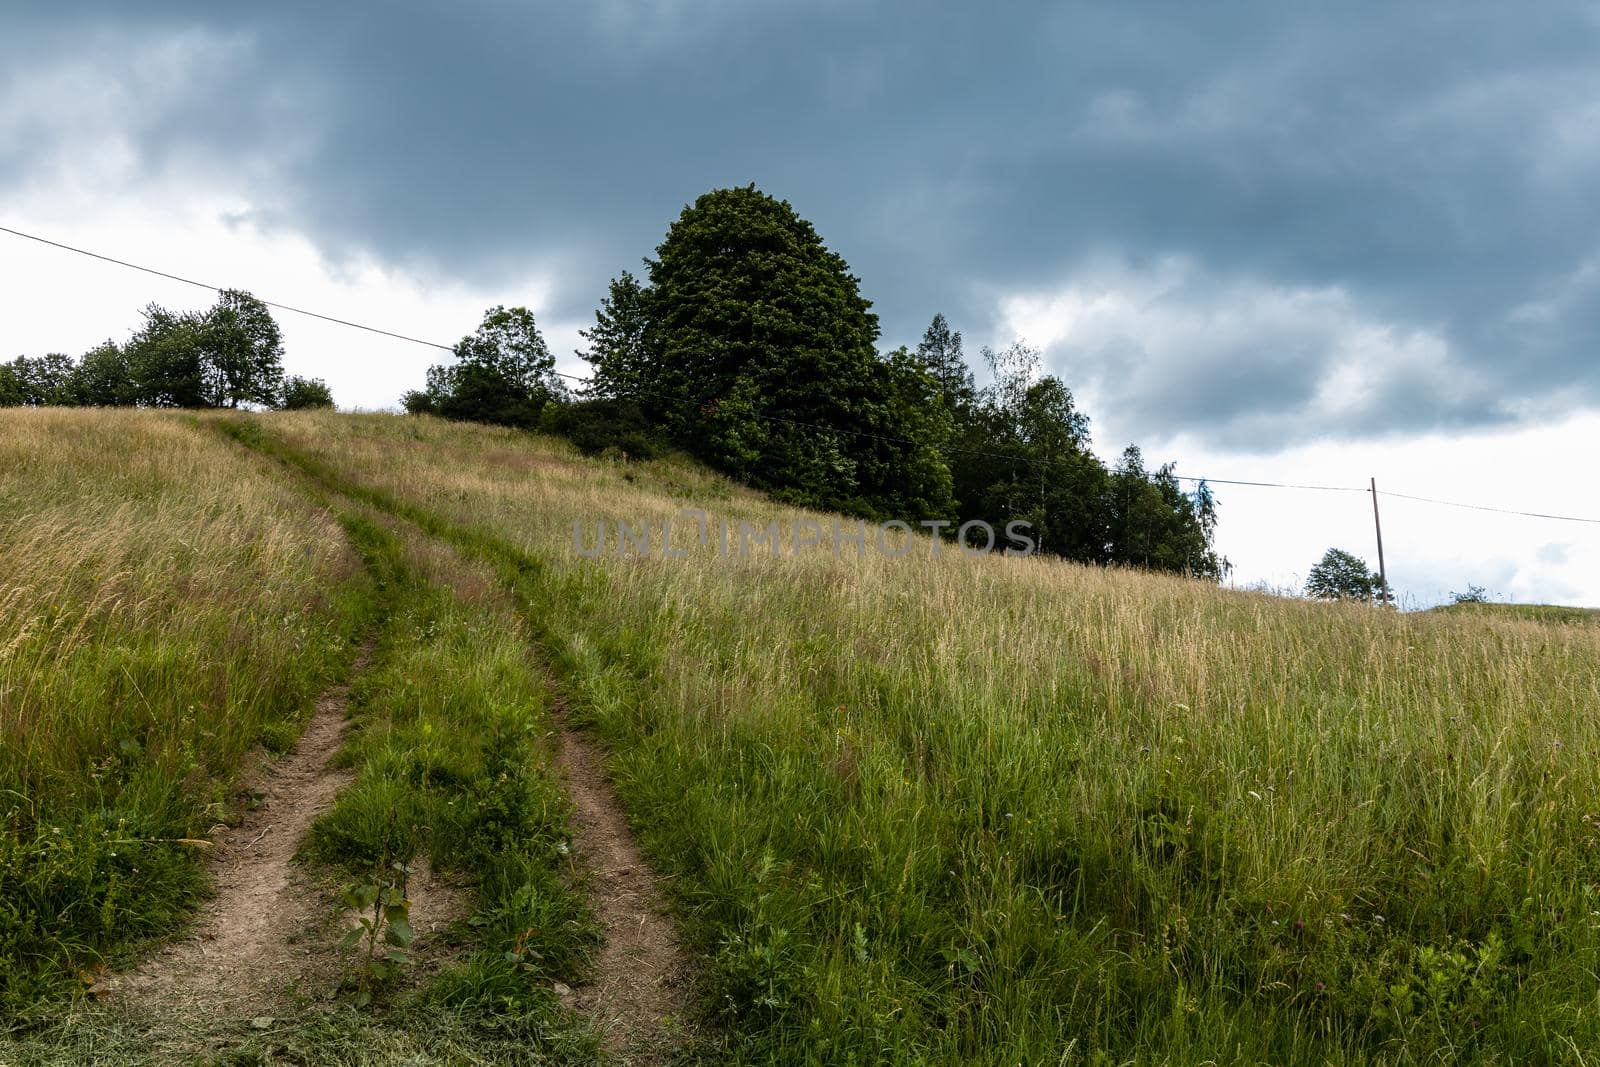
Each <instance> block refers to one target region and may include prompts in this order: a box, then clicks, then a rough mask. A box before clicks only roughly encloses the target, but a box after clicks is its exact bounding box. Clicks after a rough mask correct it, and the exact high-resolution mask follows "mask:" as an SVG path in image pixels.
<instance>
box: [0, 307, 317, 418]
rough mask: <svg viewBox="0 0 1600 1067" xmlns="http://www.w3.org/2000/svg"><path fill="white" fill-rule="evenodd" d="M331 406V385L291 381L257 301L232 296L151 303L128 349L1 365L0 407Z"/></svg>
mask: <svg viewBox="0 0 1600 1067" xmlns="http://www.w3.org/2000/svg"><path fill="white" fill-rule="evenodd" d="M22 405H26V406H47V405H50V406H82V407H172V408H237V407H240V406H253V407H264V408H312V407H332V406H333V395H332V393H331V392H330V391H329V390H328V386H327V383H326V382H323V381H322V380H321V379H316V378H301V377H298V376H293V375H290V376H285V375H284V372H283V336H282V333H281V332H280V330H279V328H278V324H277V322H276V321H275V320H274V319H273V317H272V312H271V310H270V309H269V308H268V307H267V306H266V304H264V303H262V302H261V301H260V300H258V299H257V298H256V297H254V296H251V295H250V294H249V293H246V292H242V291H240V290H237V289H225V290H223V291H222V292H221V293H219V294H218V297H217V302H216V303H215V304H213V305H212V306H211V307H210V308H208V309H206V310H204V311H190V312H174V311H169V310H168V309H166V308H164V307H161V306H160V305H158V304H151V305H150V306H148V307H146V308H145V309H144V325H143V326H141V327H140V328H139V329H138V330H136V331H135V332H134V334H133V336H132V337H130V338H129V339H128V340H127V341H126V342H123V343H122V344H118V343H117V342H116V341H111V340H107V341H105V342H103V343H101V344H99V345H96V346H95V347H94V348H92V349H90V350H89V351H88V352H85V353H84V354H83V355H82V356H81V357H79V358H77V359H74V358H72V357H71V356H68V355H64V354H61V353H52V354H50V355H46V356H40V357H37V358H32V357H28V356H19V357H17V358H16V359H13V360H12V361H10V362H9V363H0V407H7V406H10V407H16V406H22Z"/></svg>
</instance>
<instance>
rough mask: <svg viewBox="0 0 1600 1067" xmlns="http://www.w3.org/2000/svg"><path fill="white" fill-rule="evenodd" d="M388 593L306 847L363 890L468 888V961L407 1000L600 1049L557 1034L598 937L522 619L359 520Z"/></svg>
mask: <svg viewBox="0 0 1600 1067" xmlns="http://www.w3.org/2000/svg"><path fill="white" fill-rule="evenodd" d="M346 522H347V523H348V525H349V527H350V529H351V531H352V535H353V540H355V541H356V542H357V543H359V544H361V545H362V546H363V547H364V548H365V550H366V551H367V552H368V554H369V559H370V560H371V563H372V566H373V569H374V571H375V572H376V573H377V574H379V575H380V579H379V580H380V583H381V584H382V586H383V587H384V589H385V592H386V599H387V606H388V612H387V617H386V622H385V625H384V626H383V628H382V630H381V633H380V637H379V639H378V642H377V645H376V648H375V651H374V655H373V663H372V664H371V666H370V667H369V668H368V669H367V670H366V671H365V672H363V674H362V675H361V677H360V678H359V680H358V682H357V685H356V689H355V691H354V693H353V694H352V707H353V713H354V715H355V721H356V730H355V736H354V739H353V740H352V741H351V743H350V744H349V745H348V746H347V748H346V750H345V752H344V753H343V754H342V756H341V759H342V760H343V761H344V762H347V763H348V764H349V765H351V766H353V767H354V768H356V770H357V777H356V780H355V782H354V783H353V784H352V785H351V786H350V787H348V788H347V789H345V790H343V791H342V792H341V793H340V794H339V796H338V798H337V799H336V801H335V804H334V807H333V808H332V810H331V811H329V812H328V813H327V814H326V815H324V816H322V817H321V818H320V819H318V821H317V823H316V824H315V825H314V826H313V827H312V832H311V835H310V838H309V840H308V842H307V846H306V847H307V851H308V852H309V854H310V855H311V856H312V857H314V858H317V859H320V860H323V861H325V862H327V863H329V864H332V865H334V866H335V867H337V868H339V869H341V870H343V871H344V872H345V874H346V875H347V877H348V878H350V879H351V880H352V881H353V882H354V883H356V884H365V883H371V882H372V880H373V879H384V878H392V870H391V868H392V864H395V863H400V864H405V865H412V864H414V862H415V861H416V860H417V859H418V858H419V857H423V856H426V857H427V858H428V860H429V861H430V862H431V864H432V866H433V868H434V869H435V870H436V871H440V872H446V873H452V874H455V875H457V876H460V877H462V878H465V879H468V880H470V881H471V882H472V884H473V886H474V907H473V910H472V912H471V914H470V915H468V916H463V920H464V927H465V931H466V932H468V933H469V934H470V943H471V948H470V950H469V951H468V953H467V954H466V957H465V958H464V959H463V960H461V961H460V962H459V963H458V964H456V965H455V966H453V967H451V968H450V969H448V970H447V971H445V972H444V973H443V974H441V975H439V976H437V977H436V978H434V979H433V980H432V981H431V982H430V983H429V984H428V986H427V987H426V988H424V989H422V990H421V991H420V992H418V993H417V994H416V995H414V996H410V997H408V998H405V1005H406V1007H405V1010H406V1011H413V1010H416V1008H417V1007H418V1006H420V1005H427V1006H431V1007H434V1008H438V1009H442V1010H448V1011H450V1012H452V1013H454V1014H455V1015H456V1016H458V1017H460V1018H473V1019H477V1020H479V1021H480V1022H482V1023H484V1024H486V1025H488V1026H489V1027H490V1028H491V1029H492V1028H493V1027H496V1026H502V1025H505V1024H506V1023H508V1022H511V1021H515V1020H519V1019H520V1020H522V1021H523V1025H524V1029H530V1026H529V1020H539V1021H540V1024H539V1027H538V1029H539V1032H540V1033H541V1034H543V1035H545V1036H544V1038H541V1039H540V1040H538V1041H532V1042H531V1044H530V1047H531V1048H544V1047H545V1046H547V1045H551V1044H557V1045H563V1046H565V1045H571V1046H574V1047H577V1048H581V1049H584V1050H586V1053H587V1054H588V1055H589V1056H592V1055H593V1048H592V1040H589V1039H585V1038H583V1037H582V1036H581V1035H580V1033H579V1031H578V1029H577V1027H576V1025H575V1024H574V1023H573V1022H572V1021H571V1020H567V1021H563V1020H562V1019H561V1017H560V1016H561V1013H560V1011H559V1009H558V1007H557V1003H556V998H555V997H554V995H553V994H552V993H551V992H550V987H551V983H552V981H554V980H556V979H564V980H566V981H568V982H576V981H577V980H578V979H579V978H580V977H581V976H582V975H583V974H584V973H585V972H586V969H587V966H588V955H589V949H590V948H591V947H592V945H593V944H594V943H595V941H596V940H597V938H598V935H597V933H596V929H595V926H594V921H593V918H592V916H591V915H590V912H589V909H588V906H587V903H586V902H585V901H584V899H583V897H582V896H581V893H580V892H579V888H578V883H579V879H578V878H577V876H576V872H575V870H574V869H573V866H572V860H571V856H572V849H571V839H570V834H569V831H568V826H567V820H568V816H569V814H570V804H569V802H568V801H567V799H566V797H565V795H564V794H563V792H562V790H561V786H560V782H559V778H558V775H557V773H556V771H555V769H554V767H553V766H552V755H551V749H550V746H549V744H548V740H549V737H550V734H551V731H552V729H553V727H552V724H551V721H550V718H549V697H550V690H549V685H548V681H547V679H546V677H545V675H544V673H543V671H542V668H541V667H540V665H539V663H538V661H537V660H536V659H535V658H534V657H533V655H532V650H531V647H530V643H529V641H528V640H527V637H526V635H525V634H524V632H523V629H522V625H521V622H520V620H519V619H518V617H517V616H516V615H515V613H514V612H512V611H511V610H510V608H509V607H508V605H507V604H506V603H505V602H504V598H503V597H502V596H501V595H500V594H499V593H498V591H497V590H496V589H495V587H494V585H493V582H492V580H490V579H488V578H487V577H486V576H485V575H484V574H483V573H482V572H481V569H480V568H478V567H475V566H473V565H472V564H471V563H469V562H468V561H465V560H462V559H461V558H460V557H459V556H457V555H456V554H454V553H452V552H450V551H448V550H447V549H442V548H440V547H439V546H437V545H435V544H433V543H431V542H430V541H428V539H427V538H425V537H422V536H421V535H419V534H418V533H417V532H416V531H415V530H413V529H411V528H409V527H407V526H405V525H404V524H394V525H389V524H384V523H382V522H381V521H375V520H373V519H371V518H369V517H367V516H365V515H361V514H359V513H356V514H351V515H350V516H349V517H348V518H347V519H346Z"/></svg>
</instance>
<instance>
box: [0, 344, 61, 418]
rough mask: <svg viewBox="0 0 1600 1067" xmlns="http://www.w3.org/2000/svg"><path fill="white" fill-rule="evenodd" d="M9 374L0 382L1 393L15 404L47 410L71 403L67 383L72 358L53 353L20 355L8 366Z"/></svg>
mask: <svg viewBox="0 0 1600 1067" xmlns="http://www.w3.org/2000/svg"><path fill="white" fill-rule="evenodd" d="M5 366H6V369H7V371H8V373H7V374H6V376H5V382H3V383H0V393H5V394H9V395H10V396H11V397H12V398H13V400H12V404H13V406H15V405H26V406H28V407H45V406H48V405H54V404H66V403H70V402H71V401H70V398H69V396H68V394H67V383H68V381H69V379H70V378H71V376H72V368H73V364H72V357H71V356H66V355H62V354H61V353H59V352H52V353H50V354H49V355H47V356H40V357H38V358H29V357H28V356H18V357H17V358H16V359H14V360H12V361H11V362H10V363H8V364H6V365H5Z"/></svg>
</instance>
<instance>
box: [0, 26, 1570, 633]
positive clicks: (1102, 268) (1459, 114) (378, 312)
mask: <svg viewBox="0 0 1600 1067" xmlns="http://www.w3.org/2000/svg"><path fill="white" fill-rule="evenodd" d="M18 6H20V5H7V7H6V10H5V11H4V12H3V13H0V225H4V226H10V227H13V228H16V229H21V230H27V231H30V232H34V233H38V234H41V235H43V236H47V237H50V238H52V239H55V240H60V241H65V242H69V243H76V244H81V245H84V246H87V247H90V248H93V249H96V250H98V251H102V252H105V253H107V254H110V255H113V256H118V257H121V258H126V259H133V260H138V261H141V262H148V263H150V264H152V265H155V266H158V267H161V268H162V269H165V270H169V271H172V272H175V273H179V274H185V275H188V276H193V277H197V278H200V279H202V280H206V281H213V282H216V283H219V284H227V285H232V286H240V287H244V288H248V289H251V290H253V291H254V292H256V293H257V294H258V295H261V296H264V297H267V298H268V299H272V300H277V301H281V302H287V303H300V304H303V305H305V306H308V307H312V308H315V309H318V310H323V311H327V312H329V313H332V314H337V315H340V316H342V317H348V318H354V319H358V320H360V321H366V322H371V323H373V324H375V325H380V326H383V327H385V328H388V329H392V330H397V331H400V332H406V333H414V334H416V335H419V336H422V337H427V338H434V339H437V340H440V341H443V342H449V341H452V340H454V339H455V338H457V337H459V336H460V335H461V334H463V333H465V332H467V331H468V330H470V328H471V327H472V326H473V325H474V323H475V321H476V318H477V316H478V315H479V314H480V313H481V311H482V309H483V308H484V307H485V306H487V305H490V304H493V303H501V302H505V303H516V304H526V305H528V306H530V307H532V308H533V309H534V310H535V312H536V314H537V315H538V317H539V320H540V322H541V324H542V326H543V327H544V329H545V332H546V336H547V338H548V339H549V340H550V342H551V344H552V347H554V348H556V349H557V350H558V351H560V352H562V353H570V352H571V351H572V350H573V349H574V348H575V347H577V346H578V344H579V342H580V338H579V337H578V335H577V331H578V329H580V328H581V327H582V326H583V325H584V324H585V323H586V322H587V321H589V320H590V319H591V317H592V313H593V308H594V305H595V303H596V301H597V300H598V298H599V296H600V295H601V294H602V292H603V290H604V286H605V283H606V281H607V280H608V279H609V278H610V277H611V276H612V275H614V274H616V273H617V272H618V271H620V270H623V269H634V270H637V269H638V267H639V264H640V260H641V258H642V257H644V256H647V255H649V254H650V253H651V251H652V249H653V248H654V246H655V245H656V244H657V243H658V242H659V241H660V239H661V237H662V235H663V233H664V232H665V230H666V227H667V225H668V224H669V223H670V222H671V220H672V219H673V218H674V217H675V216H676V214H677V212H678V211H679V210H681V208H682V207H683V205H684V204H685V203H686V202H688V201H690V200H692V199H693V198H694V197H695V196H696V195H697V194H699V193H701V192H704V191H706V190H708V189H711V188H715V187H719V186H727V185H734V184H745V183H748V182H752V181H753V182H755V183H756V184H757V185H759V186H760V187H761V188H763V189H765V190H766V191H768V192H771V193H773V194H775V195H778V196H781V197H783V198H785V199H787V200H789V201H790V202H791V203H792V204H794V205H795V207H796V209H797V210H799V211H800V212H801V214H803V215H805V216H806V217H808V218H809V219H811V220H812V221H813V222H814V223H815V224H816V225H817V227H818V229H819V230H820V232H821V233H822V234H823V236H824V238H825V239H826V240H827V241H828V243H829V244H830V245H831V246H832V247H833V248H834V249H836V250H837V251H839V252H840V253H841V254H842V255H844V256H845V258H846V259H847V260H848V261H849V262H850V264H851V266H852V268H853V269H854V270H855V272H856V273H857V274H859V275H860V277H861V279H862V288H863V290H864V292H865V294H866V295H867V296H868V297H869V298H870V299H872V300H873V301H874V303H875V306H876V310H877V312H878V313H879V315H880V318H881V321H882V325H883V329H884V337H883V344H884V346H885V347H892V346H894V345H898V344H901V343H914V342H915V340H916V339H917V337H918V335H920V332H921V330H922V328H923V326H924V325H925V324H926V322H927V320H928V318H929V317H930V316H931V315H932V314H933V313H934V312H935V311H943V312H944V313H945V314H946V315H947V316H949V318H950V319H951V320H952V322H953V323H954V325H956V326H957V327H958V328H960V329H961V330H962V331H963V332H964V334H965V336H966V340H967V346H968V350H969V352H971V353H973V354H975V353H976V351H977V349H978V348H979V347H980V346H981V345H983V344H992V345H995V346H1003V345H1005V344H1008V343H1010V342H1011V341H1012V340H1015V339H1017V338H1018V337H1024V338H1026V339H1028V340H1029V341H1031V342H1032V343H1034V344H1036V345H1038V346H1040V347H1041V348H1042V349H1043V350H1044V352H1045V355H1046V360H1047V363H1048V364H1049V367H1050V368H1051V369H1052V370H1053V371H1054V372H1055V373H1058V374H1060V375H1061V376H1063V377H1064V378H1065V379H1066V381H1067V382H1068V384H1069V385H1071V386H1072V387H1073V389H1074V390H1075V391H1076V393H1077V394H1078V397H1079V399H1080V401H1081V403H1082V406H1083V407H1084V408H1086V409H1087V411H1088V412H1089V414H1090V415H1091V417H1092V418H1093V419H1094V427H1095V438H1096V443H1097V446H1098V447H1099V448H1100V449H1101V451H1102V453H1104V454H1106V455H1114V454H1115V453H1116V452H1118V451H1120V449H1121V447H1122V446H1123V445H1124V444H1126V443H1128V442H1130V441H1137V442H1139V443H1140V444H1141V445H1142V446H1143V447H1144V448H1145V451H1146V453H1147V455H1148V456H1150V457H1151V458H1153V459H1175V460H1177V461H1178V463H1179V469H1180V472H1185V473H1192V474H1210V475H1214V476H1218V477H1224V478H1239V479H1246V480H1267V481H1284V482H1296V483H1304V482H1313V483H1317V484H1333V485H1340V486H1362V485H1365V484H1366V480H1367V478H1368V477H1372V476H1375V477H1377V478H1378V480H1379V487H1380V489H1392V490H1394V491H1397V492H1404V493H1410V494H1414V495H1421V496H1430V497H1437V498H1444V499H1449V500H1457V501H1469V502H1475V503H1478V504H1484V505H1490V506H1494V507H1503V508H1509V509H1514V510H1516V509H1520V510H1531V511H1541V512H1558V513H1562V514H1567V515H1576V516H1589V517H1600V493H1597V492H1596V490H1595V485H1596V478H1595V476H1594V473H1593V472H1592V470H1590V469H1589V468H1588V467H1587V466H1586V465H1587V463H1589V462H1591V461H1592V457H1593V456H1594V455H1595V454H1596V452H1597V451H1600V448H1597V446H1600V358H1597V351H1596V345H1597V342H1600V196H1597V195H1596V190H1597V189H1600V14H1597V9H1596V8H1595V7H1594V6H1593V5H1592V4H1576V3H1573V4H1565V3H1540V4H1535V5H1507V4H1504V3H1493V4H1490V3H1472V2H1459V0H1458V2H1450V3H1432V4H1423V3H1417V4H1404V5H1396V4H1389V3H1382V4H1379V3H1373V4H1365V3H1354V2H1353V3H1346V4H1340V5H1322V6H1320V7H1319V8H1317V9H1312V8H1311V7H1310V6H1309V5H1298V4H1283V3H1271V2H1267V0H1260V2H1248V3H1246V2H1239V3H1217V4H1211V5H1206V6H1205V7H1204V9H1203V10H1204V15H1203V16H1201V15H1198V14H1197V12H1198V11H1200V10H1201V9H1198V8H1196V7H1194V5H1190V4H1179V3H1151V4H1141V5H1129V4H1119V5H1110V4H1101V5H1078V4H1048V5H1047V4H1027V3H1015V4H1004V5H998V6H994V5H976V4H948V5H940V6H941V7H942V8H943V10H936V9H935V5H929V4H924V3H910V2H906V3H887V2H882V3H878V2H871V0H849V2H839V3H827V2H823V3H811V4H790V3H776V2H759V0H705V2H702V3H694V2H690V0H592V2H589V3H566V4H542V3H516V4H512V3H505V2H497V3H490V2H479V0H456V2H454V3H451V4H437V5H420V4H415V3H404V2H390V3H385V4H354V3H352V4H345V5H338V6H337V7H336V8H335V9H332V10H330V6H329V5H325V4H309V3H297V2H292V0H283V2H279V3H275V4H270V5H252V6H251V7H250V8H249V9H246V8H244V7H243V6H238V5H226V4H216V3H204V4H202V3H187V2H175V0H174V2H162V0H149V2H144V3H140V4H137V5H130V4H126V3H114V2H103V3H80V2H74V0H57V2H54V3H51V4H48V5H45V4H35V5H27V8H29V9H30V10H28V11H26V12H18V11H17V10H16V8H17V7H18ZM152 300H155V301H160V302H163V303H167V304H169V305H175V306H185V305H189V304H194V305H198V304H203V303H204V302H205V301H206V296H205V294H204V293H201V292H199V291H198V290H191V289H186V288H185V287H183V286H181V285H178V284H176V283H170V282H164V281H161V280H159V279H155V278H151V277H148V276H142V275H138V274H134V273H131V272H127V271H123V270H120V269H118V268H115V267H111V266H107V265H103V264H97V263H94V262H92V261H89V260H85V259H81V258H79V257H74V256H71V255H69V254H67V253H63V252H59V251H56V250H53V249H49V248H45V247H43V246H37V245H31V244H28V243H27V242H23V241H19V240H17V239H15V238H11V237H7V236H5V235H0V356H3V357H6V358H9V356H11V355H16V354H23V353H29V354H39V353H42V352H46V351H67V352H74V353H75V352H80V351H82V350H83V349H85V348H87V347H89V346H90V345H92V344H93V343H95V342H96V341H99V340H101V339H103V338H105V337H107V336H117V337H120V336H123V335H125V334H126V333H127V332H128V331H129V330H130V329H131V328H132V327H133V326H134V325H135V324H136V323H137V321H138V314H137V311H138V309H139V308H140V307H141V306H142V305H144V304H146V303H148V302H150V301H152ZM282 321H283V326H284V330H285V334H286V337H287V342H288V346H289V347H288V356H287V360H286V362H287V365H288V367H289V369H290V370H291V371H293V372H296V373H303V374H312V375H316V376H320V377H323V378H325V379H327V381H328V382H329V383H330V384H331V385H332V386H333V389H334V392H335V395H336V397H337V398H338V399H339V401H340V402H341V404H344V405H347V406H362V407H381V406H386V405H392V404H393V403H394V401H395V398H396V397H398V396H399V394H400V393H401V392H403V391H404V390H406V389H408V388H411V387H413V386H416V385H418V384H420V382H421V378H422V373H423V371H424V369H425V368H426V366H427V364H428V363H429V362H430V361H432V359H433V358H434V357H435V355H436V354H433V353H430V352H429V351H428V350H427V349H424V348H420V347H416V346H410V345H406V344H403V343H400V342H395V341H389V340H385V339H382V338H376V337H371V336H367V335H362V334H358V333H353V332H351V331H348V330H345V329H342V328H338V327H334V326H330V325H327V324H319V323H316V322H312V321H308V320H302V319H297V318H294V317H292V316H285V317H284V318H283V320H282ZM563 369H565V370H570V371H575V372H581V371H582V369H583V365H582V364H581V362H580V361H578V360H576V359H571V358H569V359H567V360H565V361H564V364H563ZM1218 496H1219V498H1220V500H1221V501H1222V514H1223V527H1222V530H1221V532H1220V535H1219V540H1220V542H1221V546H1222V548H1223V550H1224V551H1225V552H1226V553H1227V554H1228V555H1229V556H1230V557H1231V558H1232V559H1233V560H1234V562H1235V564H1236V565H1237V572H1236V576H1235V580H1236V581H1238V582H1240V583H1241V584H1244V583H1254V582H1266V583H1268V584H1272V585H1275V586H1286V585H1295V584H1298V583H1299V582H1300V581H1301V580H1303V577H1304V574H1305V571H1306V569H1307V568H1308V567H1309V566H1310V564H1311V563H1313V562H1314V561H1315V560H1316V558H1317V557H1318V556H1319V555H1320V554H1321V552H1322V550H1323V549H1324V548H1326V547H1328V546H1329V545H1330V544H1338V545H1341V546H1344V547H1347V548H1349V549H1351V550H1353V551H1356V552H1357V553H1359V554H1363V555H1366V556H1368V557H1370V558H1373V561H1374V562H1375V552H1374V549H1373V544H1372V530H1371V504H1370V499H1369V498H1368V497H1366V496H1364V495H1362V494H1360V493H1323V492H1312V491H1306V490H1269V489H1255V488H1247V487H1229V486H1221V487H1219V489H1218ZM1383 504H1384V521H1385V532H1386V534H1387V540H1386V548H1387V549H1388V563H1389V569H1390V572H1391V575H1392V577H1393V580H1394V582H1395V585H1396V586H1397V587H1398V588H1399V589H1400V590H1401V591H1402V593H1403V594H1404V595H1405V596H1406V597H1407V598H1408V599H1409V600H1410V601H1412V602H1414V603H1419V604H1426V603H1431V602H1435V601H1438V600H1439V599H1441V598H1444V597H1445V596H1446V595H1447V594H1448V592H1449V591H1450V590H1452V589H1461V588H1464V587H1465V586H1466V585H1467V583H1468V582H1476V583H1477V584H1480V585H1484V586H1486V587H1488V588H1489V589H1490V591H1491V592H1494V593H1496V594H1498V595H1500V596H1502V597H1504V598H1507V599H1517V600H1547V601H1553V602H1561V603H1587V604H1600V524H1585V523H1573V522H1558V521H1552V520H1543V519H1532V518H1517V517H1512V516H1505V515H1498V514H1495V513H1492V512H1484V511H1469V510H1463V509H1452V508H1446V507H1441V506H1438V505H1433V504H1423V503H1420V502H1414V501H1404V500H1398V499H1389V498H1385V499H1384V501H1383Z"/></svg>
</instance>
